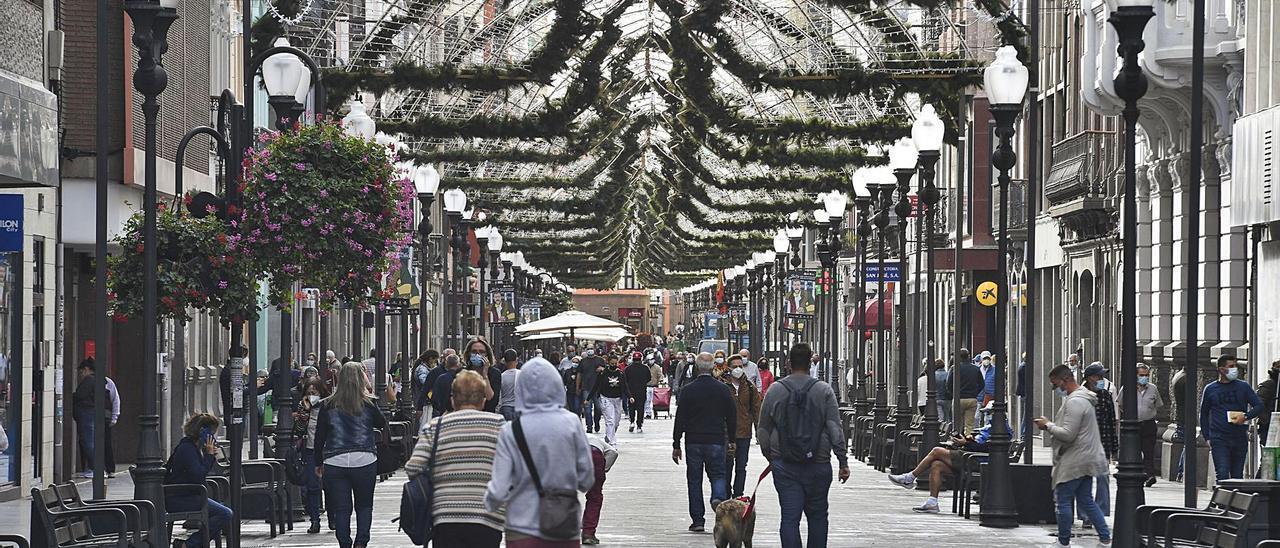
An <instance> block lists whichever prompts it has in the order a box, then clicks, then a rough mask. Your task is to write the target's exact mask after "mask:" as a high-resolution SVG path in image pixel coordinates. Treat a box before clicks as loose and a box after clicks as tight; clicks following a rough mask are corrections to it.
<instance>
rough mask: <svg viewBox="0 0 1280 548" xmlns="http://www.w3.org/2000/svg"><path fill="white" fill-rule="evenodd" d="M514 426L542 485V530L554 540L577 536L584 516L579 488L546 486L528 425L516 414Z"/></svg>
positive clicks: (526, 459) (539, 486)
mask: <svg viewBox="0 0 1280 548" xmlns="http://www.w3.org/2000/svg"><path fill="white" fill-rule="evenodd" d="M511 428H512V430H513V431H514V433H515V435H516V445H517V446H519V447H520V455H521V456H523V457H524V465H525V466H526V467H528V468H529V475H530V476H532V477H533V486H534V487H535V488H537V489H538V531H540V532H541V533H542V535H543V536H544V537H546V538H547V539H550V540H567V539H572V538H577V536H578V534H579V533H580V532H581V523H580V522H579V521H578V519H579V517H580V516H582V503H581V502H579V501H578V492H577V491H575V490H570V489H544V488H543V486H542V478H540V477H539V476H538V467H537V466H534V464H533V455H532V454H531V453H529V443H528V442H527V441H525V438H524V429H523V428H521V427H520V417H516V420H515V421H513V422H512V423H511Z"/></svg>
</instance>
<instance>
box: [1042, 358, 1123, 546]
mask: <svg viewBox="0 0 1280 548" xmlns="http://www.w3.org/2000/svg"><path fill="white" fill-rule="evenodd" d="M1049 384H1051V385H1053V390H1054V392H1055V393H1057V394H1058V396H1060V397H1062V407H1059V408H1058V420H1057V422H1050V421H1049V419H1047V418H1045V417H1038V418H1036V420H1035V424H1036V427H1037V428H1039V429H1040V430H1043V431H1044V434H1045V437H1046V438H1047V439H1048V441H1049V444H1050V446H1051V447H1052V448H1053V473H1052V476H1053V485H1054V487H1053V494H1054V500H1055V501H1056V503H1057V515H1058V520H1057V521H1058V544H1060V545H1062V546H1068V545H1070V544H1071V525H1072V524H1073V523H1074V522H1075V516H1074V515H1073V511H1074V510H1075V509H1076V506H1077V503H1079V507H1080V508H1081V509H1082V510H1083V511H1084V514H1085V516H1086V517H1087V518H1088V520H1089V521H1092V522H1093V525H1094V529H1096V530H1097V532H1098V540H1099V541H1100V542H1101V543H1102V544H1103V545H1109V544H1110V543H1111V528H1109V527H1107V520H1106V518H1105V517H1103V515H1102V509H1101V508H1099V507H1098V504H1097V502H1095V501H1094V500H1093V478H1095V477H1097V476H1100V475H1102V474H1106V473H1107V472H1108V470H1109V465H1108V464H1107V455H1106V454H1105V453H1103V450H1102V439H1101V438H1100V437H1098V421H1097V419H1096V418H1095V415H1094V413H1095V412H1094V409H1095V407H1094V403H1096V402H1097V400H1098V396H1097V395H1096V394H1095V393H1094V392H1092V391H1090V390H1086V389H1083V387H1082V386H1080V385H1079V384H1077V383H1076V377H1075V373H1073V372H1072V371H1071V367H1070V366H1067V365H1059V366H1057V367H1054V368H1053V370H1052V371H1049Z"/></svg>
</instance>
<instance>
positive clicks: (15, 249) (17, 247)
mask: <svg viewBox="0 0 1280 548" xmlns="http://www.w3.org/2000/svg"><path fill="white" fill-rule="evenodd" d="M22 215H23V211H22V195H21V194H0V253H19V252H21V251H22Z"/></svg>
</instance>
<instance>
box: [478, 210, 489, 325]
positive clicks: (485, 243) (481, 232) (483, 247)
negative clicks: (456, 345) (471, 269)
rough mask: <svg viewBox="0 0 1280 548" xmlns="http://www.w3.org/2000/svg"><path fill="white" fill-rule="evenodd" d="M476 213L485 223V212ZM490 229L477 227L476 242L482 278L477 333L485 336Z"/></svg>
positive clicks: (480, 220)
mask: <svg viewBox="0 0 1280 548" xmlns="http://www.w3.org/2000/svg"><path fill="white" fill-rule="evenodd" d="M476 215H477V218H476V220H477V221H478V222H481V223H483V222H484V220H485V217H486V215H485V213H484V212H483V211H481V212H480V213H477V214H476ZM489 230H491V228H490V227H488V226H482V227H480V228H477V229H476V244H477V245H478V246H479V249H480V256H479V257H476V259H477V262H476V269H477V271H476V275H477V276H479V278H480V285H479V288H480V289H479V291H480V298H479V299H477V300H478V301H479V303H480V305H479V306H480V308H479V312H477V314H476V315H477V316H478V317H477V318H476V333H477V334H478V335H480V336H481V337H483V336H485V333H484V324H485V313H484V301H485V297H486V293H485V287H484V282H485V274H488V270H489V261H488V257H489V253H487V250H488V249H489Z"/></svg>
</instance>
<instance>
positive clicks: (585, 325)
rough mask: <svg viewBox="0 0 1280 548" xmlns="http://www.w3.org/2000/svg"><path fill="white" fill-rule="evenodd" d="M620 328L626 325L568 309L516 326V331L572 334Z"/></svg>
mask: <svg viewBox="0 0 1280 548" xmlns="http://www.w3.org/2000/svg"><path fill="white" fill-rule="evenodd" d="M609 328H622V329H626V328H627V326H626V325H624V324H620V323H618V322H615V321H612V320H606V319H604V318H601V317H599V316H592V315H591V314H587V313H586V312H582V311H580V310H569V311H566V312H561V313H559V314H556V315H555V316H551V317H550V318H543V319H541V320H537V321H533V322H529V323H526V324H523V325H518V326H516V333H519V334H520V335H533V334H538V333H546V332H551V331H556V332H566V333H568V334H570V335H573V333H572V332H573V331H576V330H579V329H609Z"/></svg>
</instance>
